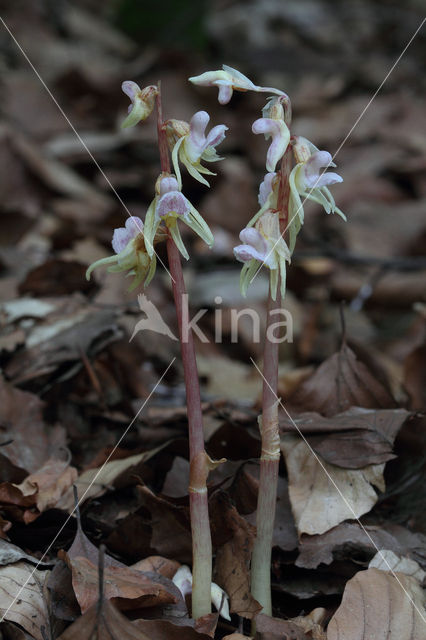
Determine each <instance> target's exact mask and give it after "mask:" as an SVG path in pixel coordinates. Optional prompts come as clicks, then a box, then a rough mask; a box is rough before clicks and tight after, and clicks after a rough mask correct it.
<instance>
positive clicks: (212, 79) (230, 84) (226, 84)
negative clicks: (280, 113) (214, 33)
mask: <svg viewBox="0 0 426 640" xmlns="http://www.w3.org/2000/svg"><path fill="white" fill-rule="evenodd" d="M189 82H192V83H193V84H197V85H200V86H203V87H218V89H219V96H218V100H219V103H220V104H228V102H229V101H230V100H231V98H232V93H233V91H256V92H268V93H274V94H276V95H285V94H284V92H283V91H280V90H279V89H274V88H273V87H259V86H257V85H255V84H253V82H252V81H251V80H250V79H249V78H247V76H245V75H244V74H243V73H241V72H240V71H238V70H237V69H233V68H232V67H229V66H228V65H227V64H224V65H222V69H217V70H216V71H206V72H205V73H202V74H201V75H199V76H193V77H192V78H189Z"/></svg>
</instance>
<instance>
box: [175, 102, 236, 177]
mask: <svg viewBox="0 0 426 640" xmlns="http://www.w3.org/2000/svg"><path fill="white" fill-rule="evenodd" d="M209 120H210V116H209V114H208V113H207V112H206V111H197V113H195V114H194V115H193V116H192V118H191V122H190V123H189V124H188V123H187V122H183V121H182V120H168V121H167V123H166V131H167V137H168V141H169V145H170V148H171V151H172V162H173V168H174V171H175V174H176V177H177V180H178V183H179V188H182V179H181V174H180V168H179V161H180V162H182V164H184V165H185V167H186V168H187V170H188V172H189V173H190V174H191V176H192V177H193V178H195V180H198V181H199V182H201V183H202V184H205V185H206V186H207V187H209V186H210V185H209V183H208V182H207V180H206V179H205V178H203V176H202V175H201V174H202V173H204V174H206V175H211V176H214V175H216V174H215V173H213V172H212V171H210V169H207V168H206V167H204V166H203V165H202V164H201V160H205V161H206V162H217V161H218V160H223V158H221V157H219V156H218V155H217V153H216V147H217V146H218V144H220V143H221V142H222V140H223V139H224V138H225V135H226V134H225V131H227V130H228V127H226V126H225V125H224V124H218V125H216V126H215V127H213V129H211V131H209V133H208V134H207V135H206V134H205V130H206V127H207V124H208V123H209Z"/></svg>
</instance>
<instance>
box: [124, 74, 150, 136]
mask: <svg viewBox="0 0 426 640" xmlns="http://www.w3.org/2000/svg"><path fill="white" fill-rule="evenodd" d="M121 89H122V90H123V92H124V93H125V94H126V96H129V98H130V100H131V104H130V105H129V107H128V113H129V115H128V116H127V118H126V119H125V120H124V122H123V123H122V125H121V127H122V128H123V129H125V128H126V127H134V126H135V124H138V122H141V120H145V119H146V118H147V117H148V116H149V115H150V114H151V113H152V110H153V109H154V103H155V96H156V95H157V93H158V89H157V87H155V86H153V85H150V86H149V87H145V89H141V88H140V86H139V85H138V84H136V82H132V81H131V80H126V81H125V82H123V84H122V85H121Z"/></svg>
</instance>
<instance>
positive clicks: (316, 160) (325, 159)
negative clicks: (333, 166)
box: [305, 151, 332, 180]
mask: <svg viewBox="0 0 426 640" xmlns="http://www.w3.org/2000/svg"><path fill="white" fill-rule="evenodd" d="M331 161H332V158H331V154H330V153H329V152H328V151H316V152H315V153H313V154H312V155H311V157H310V158H309V159H308V160H307V161H306V163H305V177H306V179H307V180H310V179H311V178H313V177H314V176H315V177H318V174H319V173H320V171H321V169H324V168H325V167H328V166H329V164H330V163H331Z"/></svg>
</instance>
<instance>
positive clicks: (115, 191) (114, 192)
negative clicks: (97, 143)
mask: <svg viewBox="0 0 426 640" xmlns="http://www.w3.org/2000/svg"><path fill="white" fill-rule="evenodd" d="M0 20H1V22H2V23H3V26H4V28H5V29H6V31H7V32H8V34H9V35H10V37H11V38H12V40H13V41H14V43H15V44H16V46H17V47H18V49H19V51H20V52H21V53H22V55H23V56H24V58H25V60H26V61H27V62H28V64H29V65H30V67H31V69H32V70H33V71H34V73H35V75H36V76H37V78H38V79H39V80H40V82H41V84H42V85H43V87H44V88H45V90H46V91H47V93H48V94H49V96H50V98H51V99H52V100H53V102H54V103H55V105H56V106H57V108H58V109H59V111H60V112H61V114H62V116H63V117H64V119H65V120H66V122H67V123H68V124H69V126H70V127H71V129H72V131H73V132H74V133H75V135H76V137H77V139H78V141H79V142H80V143H81V145H82V146H83V147H84V149H85V150H86V151H87V153H88V154H89V156H90V158H91V160H92V161H93V163H94V164H95V166H96V168H97V169H98V171H99V172H100V174H101V175H102V177H103V178H104V180H105V182H106V183H107V184H108V186H109V188H110V189H111V191H112V192H113V194H114V195H115V197H116V198H117V200H118V201H119V203H120V204H121V206H122V207H123V209H124V210H125V212H126V213H127V215H128V216H129V217H132V214H131V213H130V211H129V209H128V208H127V206H126V205H125V204H124V202H123V199H122V198H121V196H120V195H119V194H118V193H117V190H116V189H115V187H114V185H113V184H112V182H111V180H110V179H109V178H108V176H107V175H106V173H105V171H104V170H103V169H102V167H101V165H100V164H99V162H98V161H97V160H96V158H95V156H94V155H93V153H92V152H91V151H90V149H89V147H88V146H87V144H86V143H85V142H84V140H83V138H82V137H81V136H80V134H79V133H78V131H77V129H76V128H75V127H74V125H73V123H72V122H71V120H70V119H69V117H68V116H67V114H66V113H65V111H64V110H63V109H62V107H61V105H60V104H59V102H58V101H57V100H56V98H55V96H54V95H53V93H52V92H51V90H50V89H49V87H48V86H47V84H46V83H45V81H44V80H43V78H42V77H41V75H40V73H39V72H38V71H37V69H36V68H35V66H34V65H33V63H32V62H31V60H30V59H29V57H28V55H27V54H26V53H25V51H24V49H23V48H22V47H21V45H20V44H19V42H18V41H17V39H16V38H15V36H14V35H13V33H12V32H11V30H10V29H9V27H8V26H7V24H6V23H5V21H4V20H3V18H2V17H1V16H0ZM136 226H137V227H138V229H139V231H140V232H141V233H143V229H142V228H141V227H140V226H139V223H137V224H136ZM154 253H155V255H156V256H157V258H158V260H159V262H160V264H161V265H162V267H163V268H164V269H165V270H166V271H167V273H168V274H169V276H170V278H171V280H172V282H174V278H173V276H172V275H171V273H170V271H169V270H168V268H167V267H166V265H165V264H164V262H163V261H162V260H161V258H160V256H159V255H158V253H157V252H156V251H155V249H154Z"/></svg>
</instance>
